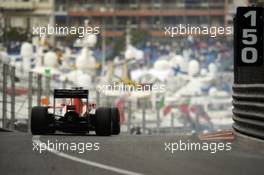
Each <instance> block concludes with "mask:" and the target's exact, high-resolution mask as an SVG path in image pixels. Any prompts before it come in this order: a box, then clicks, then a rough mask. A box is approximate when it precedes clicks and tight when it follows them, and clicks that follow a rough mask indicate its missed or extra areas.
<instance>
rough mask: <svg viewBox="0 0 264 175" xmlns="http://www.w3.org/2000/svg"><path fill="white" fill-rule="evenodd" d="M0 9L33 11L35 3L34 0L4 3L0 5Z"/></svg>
mask: <svg viewBox="0 0 264 175" xmlns="http://www.w3.org/2000/svg"><path fill="white" fill-rule="evenodd" d="M0 8H3V9H11V10H12V9H22V10H27V9H33V8H34V2H33V1H32V0H29V1H14V0H10V1H3V2H1V3H0Z"/></svg>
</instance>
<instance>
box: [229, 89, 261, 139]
mask: <svg viewBox="0 0 264 175" xmlns="http://www.w3.org/2000/svg"><path fill="white" fill-rule="evenodd" d="M233 106H234V108H233V119H234V121H235V124H234V129H235V130H237V131H240V132H241V133H244V134H248V135H251V136H254V137H259V138H263V139H264V84H234V86H233Z"/></svg>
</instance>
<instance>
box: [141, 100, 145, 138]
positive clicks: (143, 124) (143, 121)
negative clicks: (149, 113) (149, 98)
mask: <svg viewBox="0 0 264 175" xmlns="http://www.w3.org/2000/svg"><path fill="white" fill-rule="evenodd" d="M142 132H143V134H145V133H146V103H144V106H143V109H142Z"/></svg>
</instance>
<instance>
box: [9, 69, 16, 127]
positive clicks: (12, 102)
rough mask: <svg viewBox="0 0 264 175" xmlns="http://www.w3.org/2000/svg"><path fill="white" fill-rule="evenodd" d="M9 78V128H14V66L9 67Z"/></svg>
mask: <svg viewBox="0 0 264 175" xmlns="http://www.w3.org/2000/svg"><path fill="white" fill-rule="evenodd" d="M10 70H11V71H10V78H11V118H10V119H11V122H10V124H11V125H10V127H11V129H15V106H16V102H15V96H16V90H15V76H16V68H15V67H13V66H12V67H10Z"/></svg>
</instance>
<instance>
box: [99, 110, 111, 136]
mask: <svg viewBox="0 0 264 175" xmlns="http://www.w3.org/2000/svg"><path fill="white" fill-rule="evenodd" d="M95 133H96V135H98V136H110V135H111V108H98V109H97V110H96V112H95Z"/></svg>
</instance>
